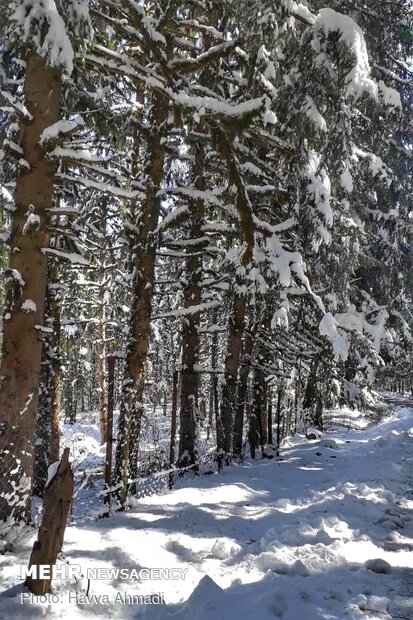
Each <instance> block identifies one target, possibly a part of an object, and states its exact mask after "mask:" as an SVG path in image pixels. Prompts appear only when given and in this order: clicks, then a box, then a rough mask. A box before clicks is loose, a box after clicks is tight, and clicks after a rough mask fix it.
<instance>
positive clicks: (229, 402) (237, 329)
mask: <svg viewBox="0 0 413 620" xmlns="http://www.w3.org/2000/svg"><path fill="white" fill-rule="evenodd" d="M237 289H238V290H237V291H236V292H235V297H234V301H233V306H232V311H231V315H230V319H229V333H228V347H227V356H226V359H225V375H224V377H225V382H224V385H223V388H222V404H221V409H220V412H219V420H218V423H217V448H218V454H219V455H220V457H221V458H223V459H225V460H226V461H228V459H229V456H230V454H231V451H232V432H233V428H234V417H235V409H236V400H237V379H238V367H239V362H240V358H241V350H242V337H243V334H244V326H245V309H246V299H245V294H244V293H243V292H242V291H243V288H242V284H241V283H240V282H237ZM240 291H241V292H240Z"/></svg>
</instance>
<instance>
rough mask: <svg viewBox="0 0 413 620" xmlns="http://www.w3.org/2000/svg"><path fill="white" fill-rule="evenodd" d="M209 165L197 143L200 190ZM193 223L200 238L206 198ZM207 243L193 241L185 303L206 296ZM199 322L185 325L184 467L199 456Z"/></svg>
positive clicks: (193, 208)
mask: <svg viewBox="0 0 413 620" xmlns="http://www.w3.org/2000/svg"><path fill="white" fill-rule="evenodd" d="M204 165H205V155H204V148H203V146H202V145H200V144H197V146H196V151H195V161H194V167H193V174H192V176H193V183H194V186H195V188H196V189H197V190H200V191H204V190H205V182H204V178H203V174H204ZM189 209H190V213H191V216H190V224H189V231H188V233H189V239H191V240H194V241H196V239H199V238H201V237H202V223H203V212H204V208H203V202H202V201H201V200H193V201H192V202H191V204H190V205H189ZM202 247H203V242H202V241H201V244H199V243H198V244H197V243H194V244H192V243H191V246H190V249H189V252H190V254H192V255H190V256H189V257H188V258H187V260H186V284H185V287H184V291H183V294H184V306H185V308H189V307H190V306H197V305H199V304H200V303H201V300H202V290H201V280H202V273H203V270H202V256H200V255H199V252H200V250H201V249H202ZM199 326H200V314H199V312H195V313H193V314H189V315H188V316H186V317H185V318H184V320H183V327H182V365H181V408H180V430H179V456H178V464H179V466H180V467H187V466H189V465H194V464H195V463H196V462H197V460H198V451H197V445H196V441H197V436H198V387H199V371H198V369H197V368H196V366H197V364H198V362H199Z"/></svg>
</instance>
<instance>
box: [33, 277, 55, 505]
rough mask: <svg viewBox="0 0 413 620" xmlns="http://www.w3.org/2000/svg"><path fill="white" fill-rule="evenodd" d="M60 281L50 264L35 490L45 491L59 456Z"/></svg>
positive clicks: (37, 433)
mask: <svg viewBox="0 0 413 620" xmlns="http://www.w3.org/2000/svg"><path fill="white" fill-rule="evenodd" d="M59 289H60V285H59V270H58V268H57V266H56V265H53V267H51V268H50V271H49V284H48V287H47V294H46V306H47V310H46V315H47V316H48V317H49V318H50V320H51V321H50V322H51V325H52V330H53V331H52V333H51V334H48V336H47V339H46V341H45V343H44V345H43V355H42V368H41V380H40V389H39V401H38V416H37V432H36V448H35V463H34V476H33V493H34V494H35V495H42V493H43V488H44V485H45V484H46V480H47V471H48V467H49V465H50V464H51V463H54V462H56V461H58V460H59V457H60V417H61V402H62V360H61V342H60V329H61V325H60V313H61V303H60V290H59Z"/></svg>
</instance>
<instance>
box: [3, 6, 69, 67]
mask: <svg viewBox="0 0 413 620" xmlns="http://www.w3.org/2000/svg"><path fill="white" fill-rule="evenodd" d="M10 22H11V25H12V33H13V36H14V37H15V38H16V39H23V41H25V42H26V43H33V45H34V46H35V49H36V51H37V53H38V54H39V55H40V56H43V57H45V58H47V60H48V62H49V63H50V65H52V66H57V67H62V68H63V69H64V70H65V71H66V72H67V73H68V74H69V75H70V74H71V73H72V70H73V58H74V52H73V47H72V44H71V42H70V39H69V37H68V34H67V32H66V26H65V23H64V21H63V19H62V16H61V15H60V14H59V11H58V10H57V7H56V3H55V1H54V0H15V1H14V2H13V3H12V5H11V15H10Z"/></svg>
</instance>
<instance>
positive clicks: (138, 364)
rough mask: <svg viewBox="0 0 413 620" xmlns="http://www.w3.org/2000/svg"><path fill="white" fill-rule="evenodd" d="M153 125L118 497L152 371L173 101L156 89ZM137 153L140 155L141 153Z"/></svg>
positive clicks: (138, 237)
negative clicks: (159, 235) (165, 143)
mask: <svg viewBox="0 0 413 620" xmlns="http://www.w3.org/2000/svg"><path fill="white" fill-rule="evenodd" d="M152 97H153V101H152V109H151V129H150V133H149V137H148V145H147V147H148V155H147V160H146V164H145V177H146V197H145V200H144V203H143V205H142V209H141V211H140V212H139V213H138V215H137V218H136V223H134V227H133V228H134V231H135V239H134V245H133V254H132V256H131V261H132V264H133V266H134V271H133V284H132V304H131V312H130V323H129V337H128V345H127V352H126V361H125V370H124V379H123V385H122V395H121V407H120V416H119V428H118V440H117V446H116V465H115V478H116V480H117V481H120V483H121V486H120V491H119V500H120V502H121V503H122V504H123V503H124V502H125V500H126V496H127V492H128V478H132V479H133V478H136V476H137V455H138V442H139V435H140V429H141V420H142V413H143V391H144V385H145V379H146V375H147V358H148V349H149V339H150V327H151V325H150V320H151V310H152V296H153V284H154V277H155V259H156V246H157V239H156V236H155V234H154V231H155V229H156V227H157V225H158V219H159V213H160V197H159V190H160V188H161V185H162V181H163V166H164V159H165V149H164V146H163V138H164V136H165V133H166V122H167V118H168V105H167V102H166V99H165V98H164V97H163V96H162V95H160V94H159V93H156V92H154V93H153V95H152ZM137 155H138V154H137Z"/></svg>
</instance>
